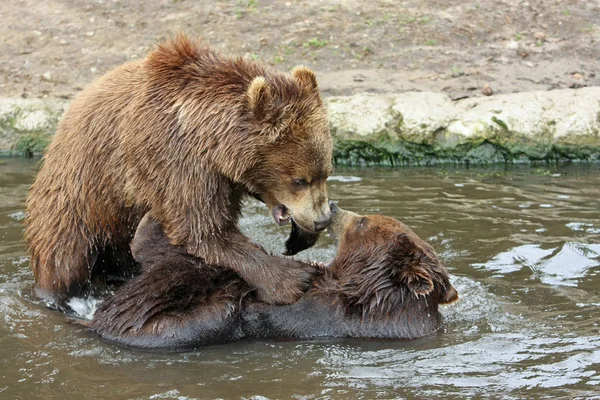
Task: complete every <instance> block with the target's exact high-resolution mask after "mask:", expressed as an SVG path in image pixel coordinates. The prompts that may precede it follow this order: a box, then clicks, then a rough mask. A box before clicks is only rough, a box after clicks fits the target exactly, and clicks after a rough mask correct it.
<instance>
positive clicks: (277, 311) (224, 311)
mask: <svg viewBox="0 0 600 400" xmlns="http://www.w3.org/2000/svg"><path fill="white" fill-rule="evenodd" d="M332 213H333V224H332V226H331V228H330V232H331V233H332V236H334V237H335V238H336V241H337V242H338V249H337V255H336V257H335V259H334V260H333V262H332V263H331V266H330V267H329V268H321V269H320V270H319V273H318V274H317V276H316V278H315V280H314V281H313V284H312V287H311V289H310V290H309V291H308V292H307V293H306V294H305V295H304V296H303V297H302V298H301V299H300V300H299V301H298V302H296V303H294V304H291V305H287V306H273V305H268V304H265V303H263V302H260V301H259V300H258V299H257V298H256V296H255V295H254V292H253V291H252V289H251V288H250V287H249V286H248V285H247V284H246V283H245V282H244V281H243V280H242V279H240V277H239V276H238V275H237V274H235V273H234V272H233V271H227V270H224V269H220V268H219V269H215V268H214V267H212V266H210V265H207V264H205V263H203V262H202V260H199V259H197V258H194V257H192V256H189V255H188V254H186V253H185V251H184V250H183V249H182V248H177V247H175V246H172V245H170V244H169V243H168V241H167V240H166V236H164V233H163V232H162V230H161V228H160V226H159V225H158V223H156V222H155V221H153V220H152V219H151V218H145V219H144V220H143V221H142V223H141V224H140V228H139V229H138V233H137V234H136V237H135V240H134V242H133V245H132V247H133V252H134V255H135V256H136V259H137V260H138V261H139V262H140V263H141V265H142V274H141V275H140V276H139V277H137V278H135V279H133V280H131V281H130V282H128V283H127V284H126V285H124V286H123V287H121V288H120V289H119V290H117V292H116V293H115V294H114V296H112V297H109V298H108V299H106V300H105V301H104V302H103V303H102V305H101V307H100V308H99V310H98V311H97V312H96V314H95V316H94V320H93V322H92V325H91V326H92V330H94V331H95V332H96V333H98V334H99V335H100V336H101V337H103V338H105V339H107V340H110V341H114V342H117V343H120V344H122V345H126V346H133V347H142V348H172V349H186V348H193V347H196V346H201V345H208V344H216V343H227V342H231V341H235V340H239V339H244V338H246V339H248V338H300V339H310V338H318V337H363V338H387V339H400V338H416V337H420V336H424V335H428V334H431V333H433V332H435V331H436V330H438V329H439V327H440V318H439V313H438V305H439V304H447V303H452V302H454V301H456V300H457V299H458V294H457V292H456V290H455V289H454V287H453V286H452V284H451V283H450V281H449V277H448V272H447V271H446V269H445V268H444V266H443V265H442V264H441V262H440V260H439V259H438V257H437V255H436V254H435V252H434V250H433V248H432V247H431V246H430V245H429V244H427V243H426V242H425V241H423V240H422V239H420V238H419V237H418V236H417V235H416V234H415V233H414V232H413V231H412V230H411V229H410V228H409V227H407V226H406V225H404V224H402V223H401V222H399V221H396V220H394V219H392V218H388V217H383V216H378V215H370V216H365V217H363V216H359V215H357V214H353V213H350V212H347V211H343V210H341V209H339V208H337V207H333V208H332ZM165 270H168V271H174V272H173V273H171V274H166V273H164V271H165Z"/></svg>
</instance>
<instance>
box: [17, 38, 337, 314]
mask: <svg viewBox="0 0 600 400" xmlns="http://www.w3.org/2000/svg"><path fill="white" fill-rule="evenodd" d="M331 151H332V145H331V137H330V134H329V130H328V122H327V116H326V113H325V109H324V107H323V104H322V101H321V98H320V95H319V91H318V88H317V85H316V78H315V76H314V73H313V72H312V71H310V70H308V69H307V68H305V67H297V68H296V69H294V70H293V71H292V72H291V73H289V74H288V73H281V72H277V71H274V70H271V69H268V68H267V67H265V66H264V65H262V64H260V63H256V62H252V61H249V60H245V59H241V58H236V59H233V58H226V57H223V56H221V55H219V54H218V53H216V52H214V51H212V50H211V49H209V48H208V47H206V46H204V45H200V44H197V43H194V42H192V41H190V40H188V39H187V38H186V37H185V36H179V37H177V38H175V39H173V40H170V41H167V42H166V43H163V44H161V45H159V46H158V47H157V48H156V50H154V51H153V52H151V53H150V54H149V55H148V57H147V58H145V59H143V60H139V61H133V62H129V63H126V64H124V65H122V66H120V67H118V68H116V69H115V70H113V71H111V72H109V73H108V74H106V75H105V76H103V77H102V78H100V79H99V80H97V81H96V82H94V83H92V84H91V85H90V86H89V87H88V88H87V89H86V90H84V91H83V92H82V93H81V95H80V96H79V97H78V98H77V99H76V100H74V101H73V103H72V104H71V106H70V109H69V110H68V111H67V112H66V114H65V116H64V117H63V119H62V120H61V122H60V124H59V127H58V130H57V133H56V135H55V137H54V139H53V141H52V143H51V145H50V146H49V149H48V151H47V153H46V155H45V157H44V160H43V165H42V167H41V170H40V172H39V174H38V177H37V179H36V181H35V183H34V185H33V186H32V188H31V191H30V193H29V196H28V198H27V220H26V227H27V229H26V240H27V242H28V245H29V252H30V254H31V265H32V268H33V271H34V275H35V280H36V291H37V293H38V295H40V296H42V297H48V298H49V299H51V300H53V301H55V302H57V303H59V304H61V303H64V302H65V300H66V299H68V298H69V297H71V296H75V295H82V294H83V293H85V291H86V290H87V289H88V288H89V285H90V281H92V280H93V279H96V278H97V277H100V279H102V275H103V274H105V273H107V272H111V273H114V274H116V275H120V276H121V277H122V278H123V279H126V278H127V277H129V276H131V274H132V272H131V270H130V269H129V267H130V266H132V265H133V260H132V258H131V255H130V254H129V249H128V244H129V242H130V241H131V239H132V237H133V230H134V229H135V227H136V226H137V224H138V222H139V220H140V218H141V217H142V216H143V215H144V214H145V213H147V212H150V213H151V214H152V215H153V216H154V217H155V218H156V219H157V220H158V221H160V223H161V224H162V226H163V227H164V229H165V231H166V233H167V235H168V237H169V239H170V242H171V243H172V244H174V245H178V246H183V247H184V248H185V249H186V251H187V252H188V253H190V254H193V255H196V256H199V257H202V258H203V259H205V260H206V261H207V262H208V263H209V264H211V265H227V266H229V267H230V268H232V269H233V270H235V271H236V272H237V273H239V274H240V275H241V276H242V277H243V278H244V279H245V280H246V281H247V282H248V283H249V284H251V285H253V286H255V287H257V288H258V294H259V296H260V298H261V299H263V300H265V301H267V302H269V303H277V304H280V303H291V302H293V301H295V300H296V299H298V298H299V297H300V296H301V294H302V291H303V289H304V288H305V287H306V285H307V282H308V280H309V278H310V275H311V274H312V272H313V270H312V268H310V267H307V266H306V265H304V264H302V263H300V262H298V261H294V260H290V259H281V258H279V257H275V256H272V255H269V254H266V253H265V252H264V251H263V250H262V249H260V248H259V247H258V246H256V245H254V244H253V243H252V242H251V241H250V240H249V239H248V238H246V237H245V236H243V235H242V234H241V233H240V231H239V229H238V225H237V222H238V218H239V216H240V212H241V204H242V200H243V199H244V197H245V196H246V195H248V194H253V195H255V196H258V197H260V198H261V199H262V200H263V201H264V202H266V204H267V206H269V207H270V208H271V207H273V206H275V205H276V204H280V203H281V204H284V205H286V206H287V207H288V208H289V209H290V210H291V214H292V217H293V218H294V221H295V222H296V223H297V224H298V225H300V226H301V227H302V228H304V229H305V230H306V231H307V232H309V233H310V231H311V230H312V229H314V227H313V225H312V224H313V221H314V220H317V219H319V218H322V217H323V216H324V215H325V214H327V213H328V212H329V210H328V206H327V193H326V187H325V180H326V178H327V176H328V175H329V173H330V171H331ZM295 178H302V179H306V180H307V182H308V183H309V184H308V185H307V186H306V187H304V188H301V189H302V190H298V188H296V187H294V185H293V184H292V180H293V179H295ZM311 234H315V233H311ZM107 250H108V251H107ZM109 256H110V257H109ZM114 260H117V261H114ZM109 267H115V268H112V271H108V270H109V269H111V268H109Z"/></svg>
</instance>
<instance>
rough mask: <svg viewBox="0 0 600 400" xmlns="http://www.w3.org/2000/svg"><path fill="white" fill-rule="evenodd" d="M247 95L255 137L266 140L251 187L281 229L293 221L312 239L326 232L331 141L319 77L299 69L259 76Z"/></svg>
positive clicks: (250, 86) (260, 152)
mask: <svg viewBox="0 0 600 400" xmlns="http://www.w3.org/2000/svg"><path fill="white" fill-rule="evenodd" d="M246 95H247V100H248V101H247V104H248V107H249V112H250V114H251V116H252V119H253V121H254V122H253V125H254V127H255V129H256V132H257V134H258V135H261V137H263V138H265V137H266V138H267V140H266V141H264V143H265V144H264V145H262V146H261V147H260V149H258V152H259V156H258V159H259V161H258V163H257V164H256V166H255V168H253V169H252V171H250V172H249V176H248V177H247V182H249V187H250V188H251V189H252V191H253V192H254V193H255V194H256V196H257V197H259V198H260V199H261V200H263V201H264V202H265V203H266V204H267V206H268V207H269V209H270V210H271V212H272V214H273V218H274V219H275V222H277V223H278V224H279V225H283V224H286V223H288V222H290V220H293V221H294V222H295V223H296V224H297V225H298V226H299V227H300V228H302V229H303V230H305V231H307V232H309V233H316V232H319V231H321V230H323V229H325V228H326V227H327V225H329V222H330V216H331V213H330V210H329V204H328V201H327V187H326V180H327V178H328V177H329V174H330V173H331V170H332V141H331V135H330V132H329V122H328V120H327V113H326V111H325V108H324V106H323V102H322V100H321V96H320V94H319V88H318V86H317V79H316V77H315V74H314V73H313V72H312V71H311V70H309V69H308V68H306V67H296V68H294V69H293V70H292V72H291V73H290V74H272V75H271V74H269V75H267V77H263V76H258V77H255V78H254V79H253V80H252V82H251V83H250V84H249V86H248V89H247V92H246Z"/></svg>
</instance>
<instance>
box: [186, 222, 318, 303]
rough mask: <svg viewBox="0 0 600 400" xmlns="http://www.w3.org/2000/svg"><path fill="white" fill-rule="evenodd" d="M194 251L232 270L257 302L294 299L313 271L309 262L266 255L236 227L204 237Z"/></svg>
mask: <svg viewBox="0 0 600 400" xmlns="http://www.w3.org/2000/svg"><path fill="white" fill-rule="evenodd" d="M188 251H189V249H188ZM198 253H199V254H198V255H199V256H200V257H203V258H204V259H205V260H206V261H207V262H208V263H209V264H214V265H221V266H227V267H229V268H231V269H233V270H234V271H236V272H237V273H238V274H240V276H241V277H242V278H243V279H244V280H245V281H246V282H248V283H249V284H250V285H252V286H254V287H255V288H256V289H257V294H258V298H259V299H260V300H261V301H264V302H266V303H270V304H291V303H294V302H295V301H297V300H298V299H299V298H300V297H301V296H302V294H303V293H304V292H305V291H306V289H308V287H309V285H310V281H311V278H312V276H313V274H314V273H315V268H314V267H313V266H312V265H310V264H306V263H303V262H301V261H298V260H294V259H290V258H283V257H278V256H273V255H270V254H268V253H267V252H265V250H264V249H263V248H261V247H260V246H258V245H257V244H255V243H253V242H252V241H251V240H250V239H249V238H247V237H246V236H244V235H243V234H242V233H241V232H239V231H238V230H237V229H232V230H230V231H229V232H224V233H222V235H221V236H220V237H215V236H213V237H211V238H209V239H208V240H204V241H203V242H202V246H201V248H200V251H199V252H198Z"/></svg>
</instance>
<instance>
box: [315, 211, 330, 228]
mask: <svg viewBox="0 0 600 400" xmlns="http://www.w3.org/2000/svg"><path fill="white" fill-rule="evenodd" d="M330 224H331V213H327V215H325V216H324V217H323V218H319V219H318V220H316V221H315V231H317V232H319V231H322V230H323V229H325V228H327V227H328V226H329V225H330Z"/></svg>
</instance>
